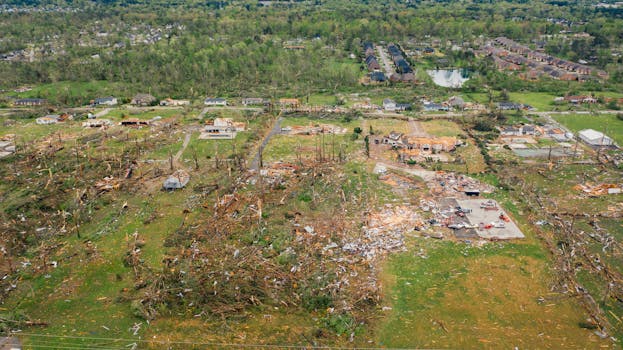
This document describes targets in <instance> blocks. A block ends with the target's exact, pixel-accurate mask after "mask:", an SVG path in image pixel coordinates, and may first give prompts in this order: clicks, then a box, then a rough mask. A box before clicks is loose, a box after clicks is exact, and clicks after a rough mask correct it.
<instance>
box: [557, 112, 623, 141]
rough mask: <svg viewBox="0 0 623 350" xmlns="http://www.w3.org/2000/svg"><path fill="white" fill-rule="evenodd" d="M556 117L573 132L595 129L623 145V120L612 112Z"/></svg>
mask: <svg viewBox="0 0 623 350" xmlns="http://www.w3.org/2000/svg"><path fill="white" fill-rule="evenodd" d="M554 119H556V121H558V122H559V123H561V124H563V125H564V126H566V127H567V128H569V129H571V131H573V132H578V131H580V130H583V129H594V130H597V131H601V132H603V133H605V134H606V135H608V136H610V137H612V138H613V139H614V140H615V141H616V143H618V144H619V145H623V120H620V119H617V116H616V115H612V114H599V115H588V114H569V115H555V116H554Z"/></svg>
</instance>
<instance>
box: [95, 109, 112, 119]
mask: <svg viewBox="0 0 623 350" xmlns="http://www.w3.org/2000/svg"><path fill="white" fill-rule="evenodd" d="M110 111H112V108H104V109H102V110H101V111H99V112H97V113H95V114H94V115H95V116H96V117H97V118H101V117H103V116H105V115H106V114H108V113H110Z"/></svg>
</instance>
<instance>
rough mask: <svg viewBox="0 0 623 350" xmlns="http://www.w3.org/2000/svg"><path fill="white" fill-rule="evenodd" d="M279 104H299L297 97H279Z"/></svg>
mask: <svg viewBox="0 0 623 350" xmlns="http://www.w3.org/2000/svg"><path fill="white" fill-rule="evenodd" d="M279 105H280V106H281V107H294V108H296V107H298V106H299V105H300V102H299V99H298V98H280V99H279Z"/></svg>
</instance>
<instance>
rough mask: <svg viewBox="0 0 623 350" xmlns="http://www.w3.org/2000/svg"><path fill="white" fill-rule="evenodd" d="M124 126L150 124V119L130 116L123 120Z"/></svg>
mask: <svg viewBox="0 0 623 350" xmlns="http://www.w3.org/2000/svg"><path fill="white" fill-rule="evenodd" d="M121 125H123V126H144V125H145V126H146V125H149V120H141V119H138V118H129V119H125V120H122V121H121Z"/></svg>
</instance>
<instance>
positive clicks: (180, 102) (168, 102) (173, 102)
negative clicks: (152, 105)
mask: <svg viewBox="0 0 623 350" xmlns="http://www.w3.org/2000/svg"><path fill="white" fill-rule="evenodd" d="M189 104H190V101H189V100H174V99H172V98H170V97H169V98H165V99H164V100H162V101H160V105H161V106H169V107H174V106H187V105H189Z"/></svg>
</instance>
